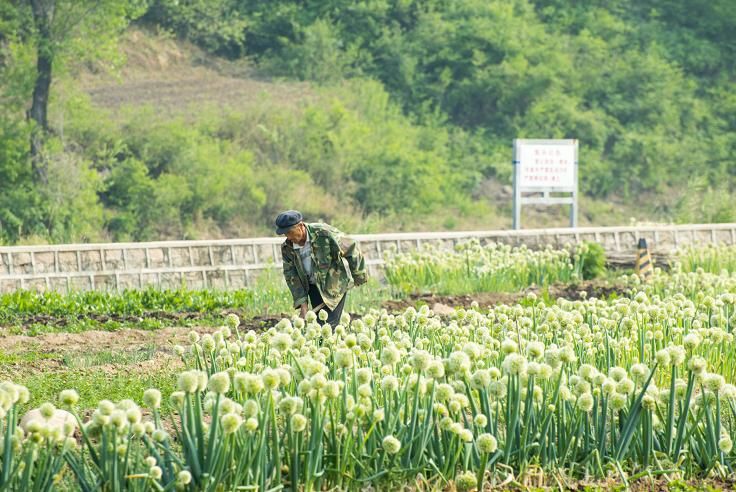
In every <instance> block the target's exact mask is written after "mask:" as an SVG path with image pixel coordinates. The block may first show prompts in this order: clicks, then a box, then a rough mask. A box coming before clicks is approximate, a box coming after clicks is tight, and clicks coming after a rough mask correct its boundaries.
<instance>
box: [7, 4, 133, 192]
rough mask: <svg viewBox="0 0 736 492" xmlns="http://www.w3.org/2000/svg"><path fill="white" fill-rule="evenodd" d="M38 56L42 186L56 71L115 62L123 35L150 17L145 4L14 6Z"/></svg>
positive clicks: (35, 106) (35, 104) (31, 114)
mask: <svg viewBox="0 0 736 492" xmlns="http://www.w3.org/2000/svg"><path fill="white" fill-rule="evenodd" d="M11 3H12V4H13V5H14V7H15V8H16V9H17V10H18V15H19V17H20V18H22V19H25V21H26V25H25V26H22V27H21V29H24V30H25V32H28V33H29V35H28V37H29V39H28V40H29V41H30V42H32V43H33V45H34V47H35V54H36V71H35V74H34V84H33V94H32V97H31V107H30V109H29V110H28V113H27V117H28V119H29V120H30V121H32V122H33V124H34V127H33V131H32V132H31V142H30V152H31V165H32V167H33V171H34V176H35V179H36V180H37V181H38V182H41V183H45V182H46V181H47V172H46V165H45V164H44V157H43V145H44V141H45V138H46V136H47V134H48V132H49V123H48V106H49V96H50V92H51V82H52V78H53V73H54V70H55V69H56V68H58V67H59V66H63V64H64V63H65V62H66V61H68V60H70V59H74V60H75V61H77V62H79V61H92V60H100V59H105V60H108V59H114V58H115V56H116V54H115V52H114V50H113V49H112V48H114V46H115V44H116V41H117V37H118V35H119V34H120V33H121V32H122V31H123V30H124V29H125V27H126V26H127V25H128V23H129V22H130V20H131V19H134V18H136V17H138V16H140V15H142V14H143V13H144V12H145V9H146V7H147V2H146V1H145V0H12V2H11Z"/></svg>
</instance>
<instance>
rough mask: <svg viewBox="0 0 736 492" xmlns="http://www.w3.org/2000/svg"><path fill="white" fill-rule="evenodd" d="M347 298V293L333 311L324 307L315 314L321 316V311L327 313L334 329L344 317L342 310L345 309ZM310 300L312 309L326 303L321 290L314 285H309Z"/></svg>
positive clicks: (328, 320)
mask: <svg viewBox="0 0 736 492" xmlns="http://www.w3.org/2000/svg"><path fill="white" fill-rule="evenodd" d="M347 296H348V295H347V293H346V294H345V295H344V296H342V299H340V302H339V303H338V304H337V306H335V309H332V310H331V309H330V308H328V307H327V306H323V307H321V308H320V309H318V310H317V311H316V312H315V314H317V315H319V312H320V311H323V310H324V311H327V322H328V323H329V324H330V326H332V328H333V329H334V328H335V327H336V326H337V325H338V324H340V317H341V316H342V309H343V308H344V307H345V298H346V297H347ZM309 300H310V302H311V303H312V309H314V308H315V307H317V306H319V305H320V304H322V303H323V302H324V300H323V299H322V296H321V295H320V293H319V289H318V288H317V286H316V285H314V284H309ZM318 319H319V318H318Z"/></svg>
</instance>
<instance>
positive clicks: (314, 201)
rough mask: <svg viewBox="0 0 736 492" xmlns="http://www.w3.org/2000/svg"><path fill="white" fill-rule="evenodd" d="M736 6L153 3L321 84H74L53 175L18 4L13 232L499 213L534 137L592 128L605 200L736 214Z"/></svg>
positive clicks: (9, 159) (654, 0) (158, 16)
mask: <svg viewBox="0 0 736 492" xmlns="http://www.w3.org/2000/svg"><path fill="white" fill-rule="evenodd" d="M139 3H140V2H131V4H139ZM731 3H732V2H730V0H714V1H710V2H696V3H695V4H693V2H686V1H684V0H647V1H644V2H636V1H633V0H614V1H606V2H603V1H600V0H595V1H590V2H563V1H561V0H512V1H507V0H503V1H501V0H491V1H489V0H458V1H453V2H444V1H439V0H371V1H364V2H358V1H346V0H343V1H338V0H329V1H322V2H297V1H294V0H272V1H269V2H262V1H256V0H237V1H236V0H207V1H205V0H186V1H183V0H151V1H150V3H149V6H148V10H147V12H146V13H145V14H144V15H143V17H142V18H141V19H140V20H138V21H137V22H138V23H139V24H141V25H143V26H152V27H163V28H166V29H170V30H172V31H173V32H174V33H176V34H177V35H179V36H180V37H183V38H187V39H189V40H191V41H193V42H194V43H196V44H198V45H199V46H201V47H202V48H203V49H204V50H206V51H207V52H209V53H211V54H212V55H217V56H224V57H227V58H230V59H241V58H247V59H249V60H251V61H252V62H253V63H254V64H255V65H256V66H257V68H258V69H259V70H260V72H261V73H262V74H270V75H274V76H280V77H285V78H287V79H298V80H307V81H311V82H312V83H313V90H314V92H315V94H316V97H315V98H312V99H310V100H309V102H306V103H304V104H303V105H302V107H300V108H298V110H295V109H294V108H279V107H277V106H275V105H272V104H269V103H268V102H266V103H264V105H263V106H262V107H260V108H258V109H255V110H253V109H250V110H246V109H235V108H233V109H232V110H231V111H230V112H229V113H228V114H225V115H223V114H221V112H219V111H212V112H209V113H208V112H206V111H204V112H201V115H200V116H199V117H198V118H196V121H195V122H194V123H192V122H191V121H188V120H184V119H181V120H177V119H174V120H163V119H159V118H155V117H154V116H153V113H152V112H150V113H146V112H145V111H142V110H137V111H134V112H131V113H129V114H128V115H127V116H126V115H124V116H123V117H122V118H113V117H112V116H111V115H107V114H105V113H103V112H102V111H101V110H99V109H97V108H94V107H92V106H90V105H89V104H88V103H86V102H85V99H86V98H85V97H82V96H80V95H79V94H77V93H75V92H74V91H73V90H71V89H69V88H68V87H65V89H64V90H65V98H64V100H56V102H55V103H53V104H52V111H51V115H50V120H51V123H52V126H54V128H55V137H53V138H52V139H51V140H50V142H49V144H48V146H47V147H48V160H49V169H50V171H49V172H50V175H51V176H54V177H56V178H57V179H56V182H57V183H58V184H57V185H56V186H53V187H49V186H41V185H39V184H38V183H34V182H33V177H32V174H31V171H30V164H29V161H28V155H27V141H28V134H29V131H30V128H29V125H28V124H27V123H26V122H25V118H24V110H25V109H26V108H27V106H28V100H29V97H30V89H31V87H32V83H31V82H32V79H33V55H32V53H33V52H32V51H31V50H29V49H28V47H29V46H31V45H32V44H33V39H34V33H33V32H32V29H30V28H29V27H28V25H27V19H25V20H24V16H23V15H22V11H21V10H18V9H15V8H13V5H15V3H11V4H10V5H4V6H0V80H2V82H0V97H2V104H1V105H0V114H2V118H0V178H2V179H0V238H2V240H4V241H6V242H17V241H20V240H29V239H28V237H29V236H36V237H38V240H52V241H72V240H96V239H102V238H109V239H113V240H125V239H133V240H145V239H153V238H192V237H204V236H220V235H245V234H252V233H263V232H265V231H266V230H267V229H266V227H268V225H269V223H270V220H271V219H272V217H273V214H274V212H276V211H277V210H279V209H283V208H291V207H295V206H298V207H300V208H302V209H303V211H304V212H305V213H306V214H307V216H308V217H313V218H321V219H325V220H330V221H333V222H336V223H337V224H338V225H341V226H344V227H349V228H352V229H353V230H362V231H372V230H378V229H383V228H386V227H391V228H408V227H410V228H417V227H421V226H424V227H442V228H452V227H454V226H455V225H456V224H457V223H458V222H459V223H468V220H469V219H468V218H475V219H474V220H475V223H478V224H482V223H483V220H482V218H486V221H485V222H486V223H488V222H490V221H491V220H490V219H491V218H493V217H494V215H498V214H504V215H506V214H507V210H506V209H505V208H504V206H506V207H507V206H508V205H503V206H501V207H500V208H494V207H493V206H491V204H489V202H488V197H487V196H484V194H487V193H488V191H487V190H488V189H489V188H488V184H489V183H491V184H493V183H495V184H496V185H497V186H496V187H495V188H493V187H491V189H498V188H499V187H500V186H501V185H507V184H510V172H511V166H510V164H509V162H510V160H511V140H512V139H513V138H577V139H579V140H580V142H581V145H580V177H581V185H582V189H583V192H584V193H585V195H586V196H588V197H592V198H595V199H596V200H609V199H626V200H633V201H634V202H637V203H642V204H647V208H646V209H645V210H648V212H647V213H648V214H649V213H651V214H655V215H654V216H652V215H648V216H647V217H646V218H648V219H665V220H679V221H691V222H698V221H730V220H735V219H736V212H735V210H736V207H734V200H733V199H732V198H731V197H730V192H731V189H732V186H733V185H734V175H735V174H736V159H735V158H734V157H735V152H736V118H734V115H735V114H736V89H735V88H734V87H736V86H735V85H734V83H733V80H734V68H733V67H735V66H736V46H735V45H734V44H733V42H732V33H733V32H734V30H735V29H736V10H734V9H733V8H732V6H731ZM103 51H105V52H104V53H98V55H99V57H101V58H104V59H110V54H109V51H110V50H109V49H108V50H103ZM52 96H53V94H52ZM54 114H56V115H63V118H58V117H57V118H54ZM119 120H122V121H119ZM652 201H654V202H656V206H654V207H652V205H651V203H652ZM642 218H643V217H642ZM588 220H595V217H592V219H591V218H590V217H589V218H588ZM34 240H35V239H34Z"/></svg>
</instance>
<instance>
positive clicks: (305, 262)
mask: <svg viewBox="0 0 736 492" xmlns="http://www.w3.org/2000/svg"><path fill="white" fill-rule="evenodd" d="M275 222H276V234H284V235H286V241H284V244H282V245H281V256H282V257H283V261H284V278H285V279H286V285H288V286H289V290H291V295H292V297H293V298H294V309H297V308H298V309H300V312H299V316H301V317H302V318H304V317H305V316H306V314H307V310H308V308H309V306H308V305H307V302H308V301H311V303H312V310H313V311H315V313H319V311H322V310H324V311H326V312H327V322H328V323H329V324H330V325H331V326H332V327H333V328H334V327H335V326H337V324H338V323H339V322H340V316H342V310H343V307H345V297H346V296H347V291H348V290H349V289H350V288H351V287H353V286H358V285H361V284H364V283H365V282H366V273H365V260H364V259H363V255H362V253H361V252H360V249H359V248H358V245H357V243H356V242H355V241H353V240H352V239H350V238H348V237H347V236H345V235H344V234H343V233H342V232H340V231H339V230H338V229H336V228H334V227H332V226H331V225H328V224H322V223H319V222H315V223H308V224H307V223H305V222H304V218H303V217H302V214H301V213H299V212H297V211H296V210H287V211H286V212H283V213H281V214H279V216H278V217H276V221H275Z"/></svg>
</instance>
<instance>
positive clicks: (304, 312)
mask: <svg viewBox="0 0 736 492" xmlns="http://www.w3.org/2000/svg"><path fill="white" fill-rule="evenodd" d="M308 310H309V306H308V305H307V303H306V302H305V303H304V304H302V305H301V306H300V307H299V317H300V318H301V319H304V318H306V317H307V311H308Z"/></svg>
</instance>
